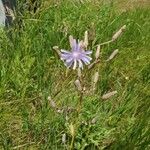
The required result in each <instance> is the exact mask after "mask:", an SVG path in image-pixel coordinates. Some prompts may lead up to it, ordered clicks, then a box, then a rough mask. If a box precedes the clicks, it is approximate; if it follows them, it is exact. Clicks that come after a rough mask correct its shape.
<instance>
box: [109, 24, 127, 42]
mask: <svg viewBox="0 0 150 150" xmlns="http://www.w3.org/2000/svg"><path fill="white" fill-rule="evenodd" d="M125 29H126V25H124V26H122V27H121V28H120V29H119V30H118V31H117V32H116V33H115V34H114V35H113V37H112V41H115V40H116V39H118V37H119V36H120V35H121V34H122V33H123V31H124V30H125Z"/></svg>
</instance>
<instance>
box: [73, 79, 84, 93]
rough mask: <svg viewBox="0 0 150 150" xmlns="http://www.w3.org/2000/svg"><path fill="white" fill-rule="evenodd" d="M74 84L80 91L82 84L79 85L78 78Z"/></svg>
mask: <svg viewBox="0 0 150 150" xmlns="http://www.w3.org/2000/svg"><path fill="white" fill-rule="evenodd" d="M74 84H75V86H76V88H77V90H78V91H82V86H81V83H80V81H79V80H76V81H75V82H74Z"/></svg>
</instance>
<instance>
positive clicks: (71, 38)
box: [69, 35, 74, 48]
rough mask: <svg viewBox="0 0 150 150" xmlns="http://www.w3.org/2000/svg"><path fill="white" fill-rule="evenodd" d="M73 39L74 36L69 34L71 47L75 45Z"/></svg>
mask: <svg viewBox="0 0 150 150" xmlns="http://www.w3.org/2000/svg"><path fill="white" fill-rule="evenodd" d="M73 41H74V39H73V36H72V35H70V36H69V43H70V47H71V48H72V45H73Z"/></svg>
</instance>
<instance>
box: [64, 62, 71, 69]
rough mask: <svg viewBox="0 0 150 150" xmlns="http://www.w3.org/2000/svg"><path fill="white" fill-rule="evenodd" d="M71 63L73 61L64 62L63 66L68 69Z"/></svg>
mask: <svg viewBox="0 0 150 150" xmlns="http://www.w3.org/2000/svg"><path fill="white" fill-rule="evenodd" d="M72 63H73V61H70V62H65V65H66V66H67V67H68V68H69V67H71V65H72Z"/></svg>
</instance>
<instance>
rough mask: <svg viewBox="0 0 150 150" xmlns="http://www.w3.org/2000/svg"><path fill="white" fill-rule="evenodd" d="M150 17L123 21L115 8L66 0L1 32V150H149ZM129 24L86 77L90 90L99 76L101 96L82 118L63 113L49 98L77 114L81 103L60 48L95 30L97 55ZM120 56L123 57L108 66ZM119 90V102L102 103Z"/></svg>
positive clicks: (142, 13) (139, 13)
mask: <svg viewBox="0 0 150 150" xmlns="http://www.w3.org/2000/svg"><path fill="white" fill-rule="evenodd" d="M149 18H150V11H149V10H148V8H137V9H133V10H130V11H126V12H122V13H120V14H118V13H116V6H115V9H114V6H113V4H112V3H111V4H103V5H102V4H100V3H99V2H95V3H94V2H85V3H79V2H70V1H68V0H66V1H63V2H60V1H58V2H57V3H51V4H50V5H44V6H43V7H41V8H40V9H39V10H38V11H37V12H36V13H35V14H30V13H29V12H26V13H25V14H24V16H21V15H19V16H18V18H17V20H20V19H21V20H22V21H20V25H18V24H17V23H16V24H15V25H14V27H12V28H10V29H7V30H5V31H3V30H1V31H0V58H1V60H0V62H1V78H0V85H1V86H0V149H13V148H14V149H19V148H20V149H43V150H45V149H53V150H55V149H60V150H61V149H69V148H72V149H79V150H81V149H89V150H94V149H118V150H120V149H127V150H130V149H139V150H141V149H142V150H143V149H147V150H148V149H149V148H150V145H149V141H150V136H149V134H150V130H149V123H150V122H149V113H150V109H149V105H150V102H149V95H150V92H149V88H150V87H149V84H150V75H149V70H150V61H149V56H150V51H149V50H150V49H149V47H150V44H149V43H150V34H149V32H150V20H149ZM124 24H126V25H127V29H126V31H125V33H124V34H123V35H122V36H121V37H120V38H119V39H118V40H117V41H116V42H114V43H112V44H110V45H107V46H103V47H102V49H101V63H100V64H99V65H98V67H97V68H94V69H93V70H92V71H91V72H88V71H87V70H85V71H84V73H86V82H87V83H86V84H87V85H89V86H90V84H91V83H90V82H91V78H92V76H93V74H94V72H95V71H98V72H99V75H100V80H99V82H98V85H97V89H96V91H95V93H94V94H90V95H85V96H84V98H83V104H82V109H81V112H80V114H78V115H77V114H76V112H74V111H72V112H70V111H69V113H67V112H65V113H64V114H61V113H58V112H56V111H55V110H54V109H53V108H52V107H51V105H50V102H49V100H48V96H51V97H52V99H53V100H54V101H55V103H56V104H57V107H58V108H59V109H60V110H61V109H67V107H69V108H70V107H71V109H72V108H73V109H76V107H77V103H78V99H79V98H78V93H77V92H74V91H75V87H74V81H75V80H76V72H75V71H72V70H69V72H68V75H67V76H66V68H65V66H64V64H63V62H62V61H61V60H60V59H59V57H58V56H57V54H56V53H55V51H54V50H53V49H52V47H53V46H55V45H57V46H59V47H60V48H66V49H69V42H68V37H69V35H70V34H71V35H73V36H74V37H76V38H79V39H82V38H83V34H84V32H85V31H86V30H88V32H89V40H90V41H89V42H90V46H89V48H91V49H92V50H93V51H94V52H95V51H96V47H95V45H97V44H99V43H102V42H105V41H108V40H110V39H111V37H112V35H113V34H114V33H115V32H116V31H117V30H118V29H119V28H120V27H121V26H123V25H124ZM114 49H119V54H118V55H117V56H116V57H115V59H113V60H112V61H111V62H108V63H106V62H105V60H106V59H107V58H108V57H109V56H110V54H111V53H112V51H113V50H114ZM112 90H117V91H118V93H117V95H115V96H113V97H112V98H110V99H108V100H106V101H105V100H102V98H101V96H102V95H103V94H104V93H106V92H107V91H112ZM66 114H67V118H66ZM93 118H96V119H95V120H96V121H94V123H93V121H92V120H93ZM72 128H73V129H72ZM71 129H72V130H74V135H73V136H72V131H71ZM63 134H65V135H66V143H65V144H64V143H62V135H63Z"/></svg>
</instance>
